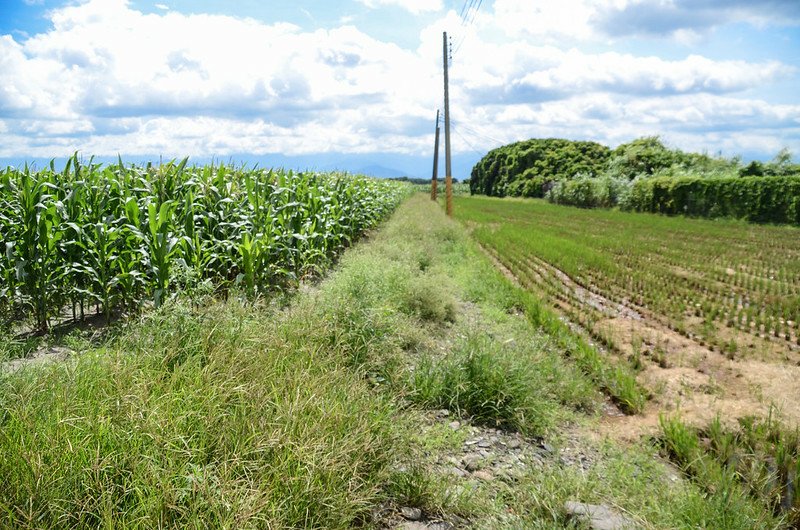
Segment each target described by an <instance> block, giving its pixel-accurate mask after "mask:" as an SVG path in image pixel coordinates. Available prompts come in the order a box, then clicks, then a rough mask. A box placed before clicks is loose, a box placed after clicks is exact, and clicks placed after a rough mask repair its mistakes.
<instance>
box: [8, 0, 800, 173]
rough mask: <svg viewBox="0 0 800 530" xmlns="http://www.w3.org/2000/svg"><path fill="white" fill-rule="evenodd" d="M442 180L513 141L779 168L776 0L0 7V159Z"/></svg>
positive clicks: (779, 6)
mask: <svg viewBox="0 0 800 530" xmlns="http://www.w3.org/2000/svg"><path fill="white" fill-rule="evenodd" d="M445 30H446V31H448V32H449V35H450V36H451V40H452V62H451V72H450V80H451V100H452V101H451V114H452V118H453V134H452V144H453V151H454V156H455V164H454V176H456V177H465V176H468V175H467V174H466V173H468V172H469V169H470V168H471V166H472V164H473V163H474V162H475V161H476V160H477V159H478V158H480V156H482V155H483V154H484V153H485V152H486V151H488V150H489V149H491V148H493V147H497V146H499V145H502V144H503V143H507V142H512V141H516V140H522V139H527V138H531V137H565V138H571V139H589V140H596V141H599V142H602V143H605V144H607V145H610V146H612V147H613V146H616V145H618V144H620V143H622V142H626V141H630V140H632V139H634V138H636V137H639V136H643V135H661V137H662V138H663V139H664V140H665V141H666V142H667V143H668V144H669V145H672V146H675V147H680V148H683V149H686V150H691V151H706V152H709V153H712V154H715V153H718V152H721V153H723V154H725V155H736V154H740V155H742V156H743V157H744V158H745V159H753V158H757V159H769V158H771V157H772V156H774V155H775V154H776V153H777V152H778V151H779V150H780V149H781V148H783V147H788V148H789V149H791V150H792V151H793V153H794V154H795V159H796V160H797V159H798V158H800V157H798V155H800V96H798V94H800V1H798V0H726V1H723V0H559V1H558V2H554V1H551V0H342V1H337V2H331V1H330V0H294V1H291V2H290V1H286V2H277V1H270V0H266V1H260V0H237V1H235V2H232V1H221V0H159V1H158V2H150V1H145V0H88V1H86V0H83V1H74V0H73V1H64V0H60V1H55V0H0V161H7V162H13V163H18V162H19V161H21V160H26V159H46V158H51V157H63V156H66V155H69V154H70V153H72V152H73V151H75V150H79V151H80V152H81V153H82V154H83V155H84V156H90V155H97V156H100V157H106V156H114V157H115V156H116V155H117V154H121V155H122V156H123V157H128V158H129V159H143V158H148V157H151V158H157V157H159V156H163V157H164V158H171V157H183V156H186V155H189V156H190V157H192V158H193V159H194V160H195V161H203V160H207V159H209V158H211V157H215V158H216V159H229V160H236V161H246V162H251V163H254V162H259V163H261V164H262V165H264V164H268V165H273V164H274V165H299V166H309V167H319V168H326V167H333V166H341V167H344V168H348V169H351V170H356V169H362V168H367V169H375V171H377V172H380V170H379V169H377V167H378V166H382V167H384V168H391V169H395V170H397V171H399V172H401V173H406V174H411V175H415V176H427V175H429V172H430V160H431V158H432V150H433V132H434V121H435V115H436V109H437V108H440V107H441V106H442V98H443V96H442V32H443V31H445Z"/></svg>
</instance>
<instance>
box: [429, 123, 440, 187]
mask: <svg viewBox="0 0 800 530" xmlns="http://www.w3.org/2000/svg"><path fill="white" fill-rule="evenodd" d="M435 142H436V143H434V145H433V177H431V200H432V201H435V200H436V188H437V187H438V184H439V182H438V178H439V110H438V109H437V110H436V140H435Z"/></svg>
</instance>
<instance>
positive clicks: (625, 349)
mask: <svg viewBox="0 0 800 530" xmlns="http://www.w3.org/2000/svg"><path fill="white" fill-rule="evenodd" d="M456 216H457V218H458V219H459V220H460V221H461V222H462V223H463V224H464V225H465V226H466V227H468V229H469V231H470V232H471V234H472V235H473V236H474V237H475V238H476V239H477V241H478V242H479V243H480V244H481V245H482V246H483V248H484V249H485V251H486V252H487V253H488V254H489V255H491V256H492V258H493V259H494V260H495V261H496V263H497V264H498V266H500V267H501V268H503V269H504V270H505V271H506V273H507V274H508V275H509V276H511V277H513V278H514V280H515V281H517V282H518V283H519V284H521V285H522V286H524V287H526V288H527V289H529V290H530V291H531V292H534V293H535V294H536V295H537V296H540V297H542V298H543V299H544V300H546V301H547V302H548V303H549V304H550V305H551V307H553V308H555V309H556V310H558V312H559V313H560V314H562V315H563V316H564V317H566V318H568V319H569V320H570V321H571V322H573V323H575V324H578V325H579V326H580V329H581V330H583V332H585V333H587V334H588V336H590V337H591V338H592V340H594V341H595V342H597V343H598V344H600V345H602V346H603V347H604V348H605V349H606V350H607V355H606V357H605V361H606V362H607V363H608V364H610V365H614V366H620V367H625V368H628V369H631V370H634V371H635V372H637V373H638V376H637V381H638V383H639V384H640V385H641V386H643V387H644V388H646V389H647V391H648V393H649V394H650V397H651V399H650V401H649V403H648V405H647V406H646V407H645V408H644V410H643V413H642V414H640V415H638V416H635V417H628V418H624V419H622V420H620V421H618V422H615V423H614V427H613V428H612V429H613V430H614V431H615V432H616V435H617V436H627V437H629V438H635V437H638V436H640V435H642V434H644V433H649V434H653V433H655V432H657V431H658V430H659V429H660V431H661V432H662V433H663V434H664V435H665V437H666V438H667V439H668V440H672V441H673V442H674V441H675V440H676V439H678V440H680V441H679V442H678V444H679V445H681V444H685V445H686V447H689V446H691V447H694V449H687V448H686V447H684V449H683V450H679V451H677V452H676V451H675V448H674V447H673V448H672V449H671V451H672V453H673V454H676V453H686V454H688V455H690V456H686V455H685V454H684V457H682V461H683V462H684V463H687V462H689V463H690V465H695V464H696V462H697V458H699V456H698V455H700V454H702V453H703V451H701V448H702V447H705V445H704V444H705V443H708V444H709V445H710V446H711V447H715V448H716V449H715V451H716V452H715V453H714V455H715V457H716V458H717V459H719V460H721V462H722V466H721V467H720V470H719V471H717V472H714V473H711V474H712V475H714V477H715V478H714V479H713V480H712V481H711V482H714V483H717V484H718V483H719V482H720V481H724V480H728V479H731V477H733V476H738V477H749V478H748V479H747V482H748V483H749V484H751V485H753V488H755V489H757V490H759V491H760V492H761V494H762V495H763V496H765V497H767V498H770V499H772V500H771V501H770V502H773V504H775V505H783V506H791V505H792V504H793V503H795V506H796V505H797V504H796V503H797V497H798V495H797V494H798V492H800V489H798V488H797V483H796V482H797V481H796V478H794V477H796V473H797V469H796V468H797V467H798V455H800V446H799V445H798V436H797V430H796V428H797V426H798V425H800V409H798V408H797V406H796V402H797V399H798V398H800V385H799V384H798V380H800V368H798V367H800V343H799V342H798V340H799V339H798V330H799V329H800V328H799V327H798V326H799V324H798V320H799V317H800V230H798V229H797V228H795V227H784V226H760V225H751V224H746V223H742V222H732V221H704V220H695V219H687V218H681V217H664V216H656V215H649V214H628V213H621V212H615V211H600V210H583V209H578V208H570V207H563V206H555V205H550V204H547V203H545V202H543V201H538V200H499V199H492V198H478V197H459V198H458V199H457V202H456ZM664 413H669V414H671V415H672V417H673V418H677V417H678V416H679V417H680V418H681V420H680V421H679V420H677V419H672V420H669V421H666V420H665V419H664V416H663V414H664ZM682 421H685V422H688V424H689V425H694V426H696V427H698V428H699V429H700V430H699V431H697V430H695V429H693V428H690V427H687V426H686V425H684V424H683V423H682ZM676 422H677V423H676ZM676 425H680V427H676ZM723 433H724V434H723ZM691 440H694V441H693V442H692V441H691ZM702 440H705V442H703V441H702ZM721 446H725V448H724V449H720V447H721ZM759 459H761V460H760V462H761V464H757V463H756V462H758V461H759ZM679 460H681V459H679ZM709 461H714V459H709ZM745 461H746V462H748V464H747V465H749V466H750V467H751V468H752V469H759V471H758V473H755V474H756V475H759V476H758V477H755V476H753V475H754V474H753V473H747V472H745V471H743V469H744V468H745V467H747V466H745V465H744V464H743V462H745ZM776 462H777V464H776ZM703 473H705V474H708V473H709V472H708V470H705V471H703ZM726 473H731V475H730V477H729V476H727V475H725V474H726ZM701 474H702V473H701ZM725 477H727V478H725ZM731 480H732V479H731ZM755 484H758V485H755ZM795 509H796V508H795Z"/></svg>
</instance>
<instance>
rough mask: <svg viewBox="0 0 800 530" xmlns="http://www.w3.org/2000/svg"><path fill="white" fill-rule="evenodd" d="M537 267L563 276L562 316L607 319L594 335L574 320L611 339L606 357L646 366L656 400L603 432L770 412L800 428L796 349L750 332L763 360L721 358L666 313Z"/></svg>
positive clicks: (728, 333) (646, 382)
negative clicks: (666, 419) (670, 416)
mask: <svg viewBox="0 0 800 530" xmlns="http://www.w3.org/2000/svg"><path fill="white" fill-rule="evenodd" d="M485 252H486V254H487V255H488V256H489V257H490V258H491V259H492V262H493V263H494V264H495V266H496V267H498V269H499V270H501V271H502V272H503V274H504V275H505V276H506V277H507V278H509V279H510V280H511V281H513V282H515V283H516V284H517V285H520V286H521V285H522V282H520V280H519V278H517V277H516V276H515V275H514V274H513V272H512V271H511V270H509V269H508V268H507V267H505V266H504V265H503V264H502V263H501V262H500V261H499V260H498V259H497V258H496V257H495V256H494V255H492V253H491V252H488V251H486V250H485ZM532 266H533V267H535V268H536V269H537V270H541V272H542V273H549V274H552V276H553V277H555V278H558V280H559V281H560V282H561V284H562V285H563V288H564V290H565V291H566V292H567V293H568V294H569V296H568V297H567V300H569V301H568V302H565V301H564V300H563V299H562V300H559V301H554V302H553V305H554V306H555V309H556V310H557V311H558V312H559V313H561V315H562V317H563V318H567V317H566V315H567V314H569V313H572V314H575V313H576V312H577V313H578V314H580V313H582V312H585V311H592V310H593V311H596V312H600V313H601V314H602V315H603V316H604V317H605V318H603V319H601V320H599V321H597V322H596V323H595V324H594V325H593V326H592V327H591V329H586V328H585V327H581V326H580V325H578V323H576V322H570V325H571V327H572V328H573V329H577V330H578V331H583V332H584V333H585V334H586V335H587V336H588V337H600V336H602V337H604V338H605V339H607V340H608V339H610V341H611V343H612V350H615V353H612V352H605V353H606V354H607V355H617V356H620V355H621V356H626V357H628V358H629V359H630V360H633V361H634V362H635V363H638V364H639V365H640V366H641V367H642V369H641V371H640V373H639V375H638V377H637V379H638V381H639V383H641V384H642V385H643V386H644V387H645V388H646V389H647V390H649V392H650V393H651V395H652V399H650V400H649V402H648V405H647V407H646V408H645V411H644V412H643V413H642V414H638V415H635V416H625V415H622V414H618V413H610V414H608V413H607V415H606V418H605V419H604V421H603V422H602V425H603V432H602V433H601V434H604V435H608V436H609V437H611V438H614V439H619V440H628V441H632V440H636V439H639V438H640V437H642V436H645V435H654V434H656V433H657V431H658V422H659V416H660V415H661V414H663V413H677V414H679V415H680V416H681V418H682V419H683V420H684V421H685V422H687V423H689V424H692V425H696V426H705V425H707V424H708V422H709V421H710V420H712V419H713V418H714V417H715V416H717V415H719V416H720V418H721V420H722V421H723V423H725V424H728V425H733V424H735V423H736V420H738V419H739V418H742V417H744V416H750V415H758V416H766V415H767V414H769V413H770V412H772V414H773V417H775V416H776V412H777V417H779V418H780V419H782V420H783V421H784V422H786V423H788V424H789V425H792V426H798V425H800V408H799V407H797V406H796V403H797V401H798V399H800V356H798V352H797V351H796V350H795V349H794V348H791V347H789V346H786V345H781V344H780V343H778V342H776V341H770V340H769V339H765V338H760V337H754V336H752V335H749V334H748V336H747V337H746V338H745V340H747V341H748V342H749V344H750V345H751V348H750V351H753V352H758V354H750V353H748V354H738V355H737V354H734V355H731V354H730V353H728V354H723V353H722V352H720V351H719V350H718V349H717V348H714V347H713V346H711V345H709V344H707V343H705V341H703V339H701V338H700V337H697V336H695V335H693V334H691V333H687V335H689V336H685V335H682V334H681V333H679V332H678V331H675V330H673V329H671V328H670V327H669V326H668V325H666V324H665V323H664V322H665V319H664V317H663V316H661V315H653V314H651V313H650V312H649V311H647V310H646V309H645V308H642V307H638V306H635V305H633V304H630V303H628V304H626V303H618V302H615V301H612V300H609V299H607V298H605V297H604V296H603V295H602V294H600V293H599V292H598V291H596V290H594V289H588V288H586V287H584V286H581V285H580V284H579V283H578V282H576V281H575V280H573V279H572V278H570V277H569V276H568V275H567V274H565V273H564V272H563V271H560V270H558V269H556V268H555V267H553V266H551V265H549V264H545V263H542V262H541V261H540V260H538V259H537V260H535V263H533V264H532ZM542 269H546V270H542ZM540 294H541V293H540ZM576 305H577V306H578V307H575V306H576ZM581 306H582V307H581ZM714 331H715V333H717V335H718V336H720V337H722V338H724V339H726V340H728V338H729V337H733V336H734V334H735V332H733V330H729V329H728V328H725V326H721V325H719V326H718V329H715V330H714ZM739 339H740V340H741V339H742V338H741V337H739ZM757 343H758V344H757ZM601 349H602V348H601ZM634 357H637V359H633V358H634ZM606 409H607V410H608V409H609V407H606Z"/></svg>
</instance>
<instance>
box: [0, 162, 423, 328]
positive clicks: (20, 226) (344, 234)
mask: <svg viewBox="0 0 800 530" xmlns="http://www.w3.org/2000/svg"><path fill="white" fill-rule="evenodd" d="M407 189H408V188H407V187H405V186H403V185H399V184H397V183H389V182H379V181H375V180H371V179H367V178H360V177H352V176H347V175H340V174H323V173H314V172H306V173H299V172H293V171H283V170H265V169H259V170H256V169H245V168H235V167H230V166H225V165H209V166H204V167H190V166H188V165H187V160H186V159H184V160H182V161H180V162H178V163H176V162H175V161H170V162H167V163H165V164H159V165H152V164H148V165H146V166H143V167H142V166H133V165H131V166H126V165H125V164H124V163H123V162H122V160H121V159H120V160H118V163H116V164H113V165H108V166H105V167H104V166H102V165H100V164H96V163H93V161H92V160H89V161H88V163H84V162H82V161H81V160H80V159H79V157H78V156H77V155H76V156H73V157H72V158H71V159H69V161H68V162H67V164H66V166H65V167H64V169H63V170H62V171H60V172H58V171H56V169H55V166H54V164H52V163H51V164H50V167H49V168H46V169H45V170H42V171H32V170H30V169H29V168H27V167H26V168H25V169H24V170H15V169H10V168H9V169H6V170H5V171H2V172H0V230H2V232H0V234H1V235H2V245H0V280H1V281H2V283H1V284H0V321H2V323H3V325H4V326H8V325H11V324H12V322H15V321H17V320H19V319H21V318H27V317H31V318H33V319H34V321H35V324H34V325H35V327H36V328H37V329H39V330H41V331H44V330H46V329H47V327H48V325H49V321H50V320H51V319H52V318H53V317H54V316H57V315H58V316H59V317H61V318H63V315H62V314H61V312H62V311H63V310H64V309H65V308H66V307H69V306H71V308H72V318H73V319H79V318H83V317H84V314H85V310H86V307H87V306H92V305H94V307H95V308H96V310H97V312H98V313H100V312H102V313H103V314H104V315H105V317H106V319H110V318H111V317H112V315H113V314H114V312H115V311H138V310H139V309H140V308H141V307H142V305H143V304H146V303H150V302H152V303H153V304H154V305H155V306H159V305H161V304H163V303H164V301H165V300H166V299H167V297H169V296H172V295H173V294H175V293H176V292H177V291H179V290H189V291H191V290H192V288H193V286H194V285H196V284H199V283H200V282H211V283H213V284H214V285H216V289H217V290H222V291H224V290H227V289H230V288H232V287H237V286H238V287H239V288H241V290H242V292H243V293H244V294H245V295H246V296H249V297H256V296H260V295H262V294H265V293H268V292H269V291H271V290H277V289H283V288H284V287H286V286H287V285H293V284H295V283H296V282H297V281H298V279H299V278H301V277H302V276H304V275H306V274H309V273H313V272H315V271H317V270H319V269H321V268H323V267H325V266H326V265H327V264H328V263H329V262H330V260H331V259H332V258H333V257H334V256H335V255H336V254H337V253H338V252H340V251H341V250H342V249H343V248H345V247H346V246H347V245H348V244H349V243H350V242H351V241H352V240H353V238H354V237H356V236H357V235H358V234H359V233H361V232H362V231H364V230H366V229H368V228H370V227H372V226H374V225H375V223H377V222H378V221H379V220H380V219H382V218H383V217H384V216H385V215H386V214H387V213H389V212H390V211H391V210H392V208H393V207H394V206H395V205H396V204H397V203H398V202H399V200H400V199H401V198H402V197H403V196H404V194H405V193H406V191H407ZM148 301H149V302H148ZM65 306H66V307H65Z"/></svg>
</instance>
